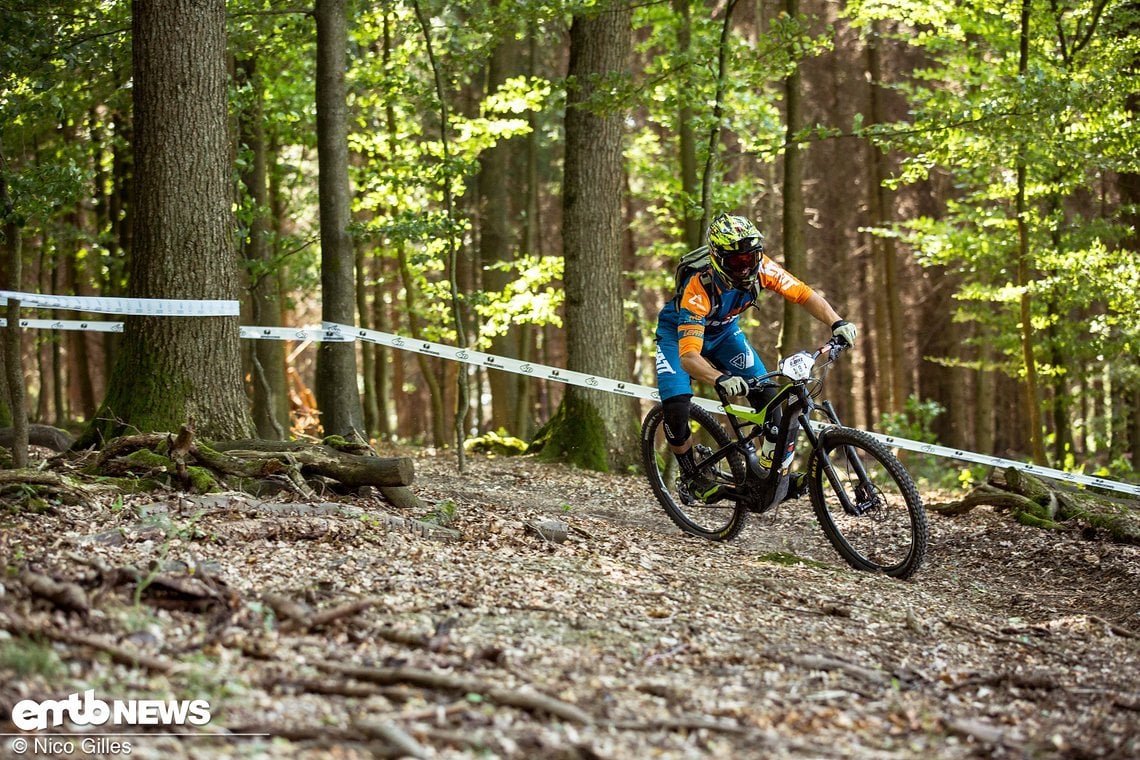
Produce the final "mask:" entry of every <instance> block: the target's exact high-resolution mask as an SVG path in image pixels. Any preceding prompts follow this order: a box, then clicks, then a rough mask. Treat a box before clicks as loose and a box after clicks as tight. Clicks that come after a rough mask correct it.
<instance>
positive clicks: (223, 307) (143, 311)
mask: <svg viewBox="0 0 1140 760" xmlns="http://www.w3.org/2000/svg"><path fill="white" fill-rule="evenodd" d="M11 299H14V300H17V301H19V302H20V303H21V305H23V306H28V307H30V308H37V309H71V310H73V311H89V312H94V313H98V314H130V315H131V316H142V317H236V316H237V315H238V314H240V313H241V304H239V303H238V302H237V301H194V300H181V299H173V298H103V297H99V296H52V295H42V294H40V293H20V292H17V291H12V290H0V300H11Z"/></svg>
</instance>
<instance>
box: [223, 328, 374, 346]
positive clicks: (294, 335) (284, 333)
mask: <svg viewBox="0 0 1140 760" xmlns="http://www.w3.org/2000/svg"><path fill="white" fill-rule="evenodd" d="M238 335H239V336H240V337H242V338H247V339H249V340H314V341H318V342H321V343H352V342H353V341H355V340H356V338H353V337H352V336H351V335H343V334H342V333H341V332H340V331H339V330H329V329H326V328H323V327H263V326H261V325H242V326H241V328H240V329H239V332H238Z"/></svg>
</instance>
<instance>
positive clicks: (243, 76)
mask: <svg viewBox="0 0 1140 760" xmlns="http://www.w3.org/2000/svg"><path fill="white" fill-rule="evenodd" d="M237 71H238V78H239V83H241V84H245V85H246V86H247V87H249V88H250V100H249V106H248V108H247V109H246V110H245V111H243V112H242V114H241V116H240V118H239V126H240V136H239V139H240V140H241V141H242V142H243V143H244V144H245V146H246V148H247V149H248V150H249V152H250V154H251V156H252V160H251V161H250V162H249V163H248V165H247V166H248V168H247V169H246V171H244V172H243V173H242V177H241V181H242V183H243V184H244V185H245V189H246V192H247V193H248V194H249V199H250V202H251V204H252V207H253V208H252V209H251V213H252V215H253V216H252V218H251V219H250V223H249V233H248V234H249V237H248V239H247V240H246V241H245V258H246V260H247V261H248V262H249V265H250V266H249V273H250V274H249V294H250V299H249V300H250V305H251V307H252V315H251V316H252V318H253V324H255V325H269V326H276V325H280V324H282V319H281V292H280V276H279V272H278V268H277V265H276V264H274V262H273V246H272V245H271V243H272V241H271V240H270V234H271V229H272V218H271V211H270V208H269V180H268V176H269V172H268V169H267V167H268V156H267V153H268V151H267V148H266V143H265V126H264V114H263V109H262V102H263V99H264V96H265V93H264V90H263V82H262V79H261V77H260V76H259V75H258V72H257V64H256V60H255V59H254V58H244V59H242V60H240V61H238V63H237ZM249 343H250V346H249V348H248V351H249V357H250V385H251V386H252V388H251V390H252V396H253V422H254V425H255V426H256V428H257V434H258V436H260V437H261V438H266V439H277V440H280V439H283V438H287V437H288V434H289V399H288V385H287V381H286V379H285V343H284V342H282V341H278V340H253V341H249Z"/></svg>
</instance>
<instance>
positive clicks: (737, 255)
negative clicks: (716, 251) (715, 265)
mask: <svg viewBox="0 0 1140 760" xmlns="http://www.w3.org/2000/svg"><path fill="white" fill-rule="evenodd" d="M737 246H738V247H737V248H736V249H735V250H731V249H730V250H726V251H724V252H723V253H722V254H721V256H720V261H721V265H722V266H723V267H724V270H725V271H726V272H728V273H729V274H731V275H734V276H735V275H749V274H752V273H753V272H754V271H755V270H756V267H757V266H758V265H759V264H760V254H761V253H763V252H764V246H763V245H760V244H757V243H756V242H755V240H753V239H746V240H741V241H740V242H739V243H737Z"/></svg>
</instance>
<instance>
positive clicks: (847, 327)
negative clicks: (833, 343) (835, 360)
mask: <svg viewBox="0 0 1140 760" xmlns="http://www.w3.org/2000/svg"><path fill="white" fill-rule="evenodd" d="M858 334H859V331H858V330H857V329H856V328H855V325H853V324H851V323H850V322H848V321H847V320H845V319H841V320H839V321H838V322H836V323H835V324H833V325H832V326H831V335H832V337H835V338H839V339H840V340H841V341H843V342H844V343H846V344H847V345H849V346H854V345H855V336H856V335H858Z"/></svg>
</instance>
